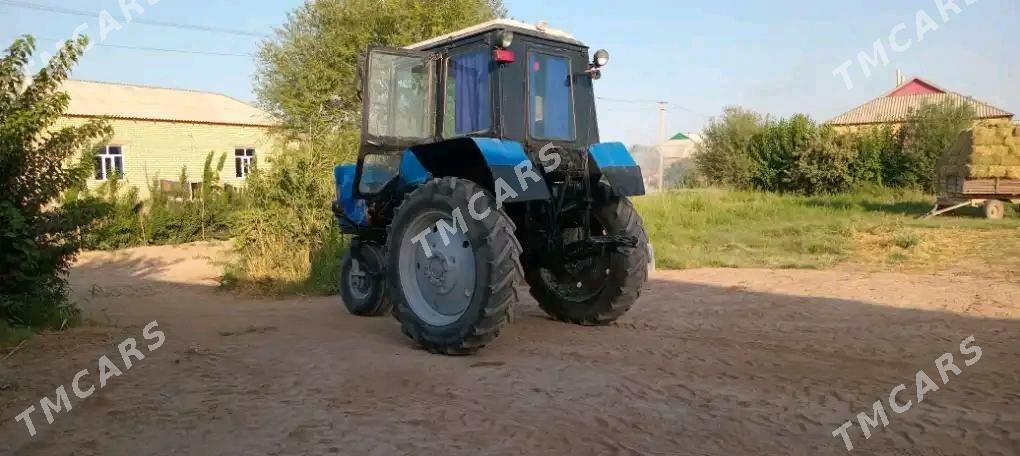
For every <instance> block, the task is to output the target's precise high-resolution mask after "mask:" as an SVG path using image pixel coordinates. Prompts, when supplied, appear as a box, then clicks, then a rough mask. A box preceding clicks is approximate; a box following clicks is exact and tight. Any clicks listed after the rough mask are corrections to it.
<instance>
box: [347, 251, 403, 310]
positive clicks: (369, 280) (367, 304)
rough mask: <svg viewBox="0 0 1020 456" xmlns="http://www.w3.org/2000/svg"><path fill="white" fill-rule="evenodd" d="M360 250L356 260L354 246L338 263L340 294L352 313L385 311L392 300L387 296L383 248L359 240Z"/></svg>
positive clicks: (390, 305)
mask: <svg viewBox="0 0 1020 456" xmlns="http://www.w3.org/2000/svg"><path fill="white" fill-rule="evenodd" d="M359 252H360V255H359V256H360V258H357V261H356V259H355V258H354V252H353V249H352V250H351V251H348V252H347V255H345V256H344V261H343V264H342V265H341V266H340V297H341V298H342V299H343V302H344V306H345V307H347V311H348V312H350V313H351V314H352V315H357V316H359V317H379V316H383V315H386V314H388V313H390V310H391V309H392V308H393V304H392V302H391V301H390V299H389V298H388V297H387V290H386V283H385V282H386V281H385V275H384V274H383V255H382V249H380V248H379V246H377V245H374V244H362V245H361V247H360V248H359Z"/></svg>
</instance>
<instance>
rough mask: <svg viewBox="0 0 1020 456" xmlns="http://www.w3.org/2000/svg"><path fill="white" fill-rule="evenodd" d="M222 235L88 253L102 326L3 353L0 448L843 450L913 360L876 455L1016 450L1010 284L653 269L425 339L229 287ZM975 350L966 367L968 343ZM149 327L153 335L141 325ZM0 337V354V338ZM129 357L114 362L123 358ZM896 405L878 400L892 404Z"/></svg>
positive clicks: (873, 449) (89, 287) (1019, 318)
mask: <svg viewBox="0 0 1020 456" xmlns="http://www.w3.org/2000/svg"><path fill="white" fill-rule="evenodd" d="M217 252H218V248H217V247H216V246H211V245H194V246H189V247H187V248H146V249H138V250H132V251H125V252H119V253H112V254H110V253H103V254H89V255H86V256H85V257H83V258H82V259H81V261H80V262H79V264H78V265H77V267H76V268H75V270H74V274H73V277H72V281H73V285H74V289H75V293H76V296H77V297H78V298H79V299H80V300H82V301H83V302H84V307H85V309H86V310H87V312H88V315H90V316H91V317H92V318H93V319H95V320H98V321H99V322H101V323H103V324H100V325H94V326H92V327H85V328H81V329H76V330H73V331H71V332H69V333H66V334H63V335H60V336H59V337H58V336H56V335H44V336H40V337H36V338H33V339H32V340H31V341H30V342H29V343H28V344H26V346H25V347H24V348H23V349H22V350H20V351H18V352H17V353H15V354H14V355H13V356H11V357H10V358H9V359H7V360H6V361H2V362H0V406H2V409H0V454H16V455H26V456H28V455H50V454H58V455H70V454H74V455H147V454H159V455H170V454H195V455H220V454H224V455H262V454H269V455H304V454H350V455H369V454H377V455H399V454H408V455H425V454H441V455H478V454H506V455H511V454H528V455H532V454H548V455H564V454H579V455H588V454H620V455H638V454H651V455H726V456H730V455H744V454H748V455H759V454H761V455H766V454H767V455H829V454H832V455H840V454H846V449H845V448H844V446H843V443H842V441H841V439H839V438H834V437H833V436H832V431H833V430H834V429H836V428H837V427H838V426H840V425H841V424H843V423H844V422H846V421H847V420H850V419H851V418H853V417H855V416H856V414H857V413H858V412H862V411H870V409H871V404H872V403H874V402H875V401H877V400H885V399H886V398H887V397H888V395H889V392H890V390H891V389H892V388H893V387H895V386H896V385H899V384H901V383H902V384H906V385H907V389H906V390H905V391H904V392H903V393H901V395H900V401H901V402H905V401H906V400H910V399H913V398H914V395H915V392H916V389H915V386H914V381H915V374H916V372H917V371H918V370H925V371H926V372H927V374H928V375H929V376H931V377H932V378H933V379H935V382H936V383H937V384H938V386H939V390H938V391H935V392H931V393H928V394H927V395H926V396H925V400H924V402H922V403H919V404H918V403H915V404H914V405H913V408H911V409H910V410H909V411H907V412H905V413H903V414H896V413H894V412H892V411H889V412H888V414H889V420H890V423H889V426H888V427H886V428H884V429H880V430H877V431H875V432H874V435H873V436H872V437H871V439H870V440H865V439H864V436H863V435H862V433H861V430H860V429H859V428H856V427H855V428H854V429H851V430H850V431H849V435H850V437H851V438H852V439H853V443H854V444H855V447H856V449H855V450H854V451H853V453H852V454H867V455H871V454H874V455H976V454H990V455H1017V454H1020V331H1018V330H1020V284H1017V283H1007V282H1004V281H1002V280H1000V279H997V280H986V279H980V278H974V277H964V276H954V275H951V274H945V275H935V276H933V275H906V274H897V273H882V274H877V273H862V272H854V271H769V270H696V271H686V272H659V273H656V274H655V275H654V276H653V278H652V281H651V282H650V283H649V284H648V286H647V289H646V292H645V294H644V296H643V297H642V299H641V301H640V302H639V303H638V305H637V306H636V307H635V308H634V310H633V311H632V312H631V313H630V314H628V315H627V316H626V317H625V318H624V319H623V320H621V321H620V322H619V323H618V324H617V325H615V326H612V327H606V328H582V327H575V326H569V325H564V324H560V323H555V322H552V321H549V320H548V319H546V318H545V317H544V315H543V314H542V313H541V311H540V310H539V309H538V308H537V306H536V305H535V304H534V303H533V302H531V301H526V302H524V303H523V305H521V306H519V308H518V309H517V310H516V317H517V318H516V319H515V321H514V324H513V325H512V326H511V327H510V328H509V329H508V330H507V331H506V332H505V333H504V334H503V336H502V337H501V338H500V339H499V340H498V341H497V342H496V343H495V344H494V345H492V346H490V347H489V348H488V349H486V350H485V351H483V352H482V353H481V354H480V355H478V356H475V357H469V358H447V357H440V356H433V355H429V354H427V353H424V352H422V351H419V350H415V349H413V348H412V347H410V346H409V344H408V341H407V340H405V339H404V337H403V336H402V335H401V334H400V332H399V330H398V328H397V327H396V326H395V323H394V322H393V321H392V320H391V319H389V318H379V319H361V318H356V317H352V316H349V315H348V314H347V313H346V312H345V311H343V310H342V308H341V307H340V304H339V302H338V301H337V299H333V298H307V299H287V300H268V299H252V298H238V297H236V296H233V295H231V294H227V293H223V292H219V291H217V290H216V288H215V283H216V276H217V274H218V271H219V268H218V267H217V266H216V265H215V262H213V261H211V260H210V258H215V257H216V256H217ZM152 320H158V321H159V325H160V328H161V329H163V330H164V331H165V334H166V343H165V345H164V346H163V347H162V348H160V349H158V350H156V351H155V352H152V353H149V354H148V355H147V357H146V359H144V360H142V361H136V362H135V365H134V367H133V368H132V369H130V370H128V371H125V372H124V373H123V375H122V376H120V377H115V378H113V379H111V380H110V382H109V384H108V385H107V386H106V387H105V388H102V389H99V390H97V392H96V393H95V394H94V395H93V396H92V397H89V398H88V399H86V400H77V399H75V398H73V395H72V399H71V400H72V405H73V409H72V410H71V411H69V412H64V413H60V414H57V415H56V416H55V417H54V422H53V424H47V423H46V419H45V417H44V416H43V414H42V412H41V410H40V411H37V412H36V413H35V414H34V415H33V417H34V421H35V424H36V426H37V427H38V430H39V434H38V435H37V436H36V437H34V438H32V437H29V435H28V433H27V431H26V429H25V426H24V425H23V424H20V423H17V422H15V421H14V416H15V415H17V414H18V413H20V412H21V411H23V410H24V409H25V408H26V407H28V406H30V405H33V404H34V405H35V406H36V408H37V409H38V408H39V407H40V406H39V400H40V399H41V398H42V397H43V396H44V395H49V396H50V397H53V396H54V389H55V388H56V387H57V386H59V385H65V386H66V388H67V389H68V392H69V394H70V388H71V386H70V384H71V381H72V378H73V377H74V375H75V373H77V372H78V371H80V370H81V369H89V370H90V374H89V376H87V377H85V385H86V386H84V387H86V388H87V385H88V384H89V382H92V383H95V382H96V381H97V372H98V368H97V360H98V358H99V357H100V356H102V355H108V356H110V357H111V359H114V360H115V361H116V362H117V364H119V365H121V364H122V363H121V361H120V359H119V357H120V356H119V354H118V352H117V347H116V345H117V344H118V343H119V342H121V341H122V340H124V339H125V338H127V337H135V338H138V339H141V334H142V330H141V328H142V326H144V325H145V324H146V323H148V322H150V321H152ZM970 335H974V336H975V337H976V345H979V346H980V347H981V348H982V357H981V359H980V361H979V362H978V363H977V364H975V365H973V366H970V367H963V372H962V374H961V375H959V376H954V375H953V374H952V373H949V377H950V382H949V384H947V385H943V384H942V382H941V379H940V378H939V373H938V370H937V369H936V368H935V364H934V361H935V359H936V358H938V357H939V356H941V355H942V354H943V353H946V352H950V353H953V354H954V355H955V356H956V362H957V364H960V365H961V367H962V366H963V360H964V359H965V358H967V357H965V356H963V355H961V354H960V351H959V350H960V349H959V345H960V341H962V340H963V339H964V338H966V337H967V336H970ZM143 342H144V341H143ZM2 357H3V354H0V358H2ZM121 367H123V365H121ZM886 408H887V409H888V404H887V405H886Z"/></svg>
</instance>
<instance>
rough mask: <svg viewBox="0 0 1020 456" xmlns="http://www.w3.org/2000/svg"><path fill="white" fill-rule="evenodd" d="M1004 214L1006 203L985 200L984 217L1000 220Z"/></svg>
mask: <svg viewBox="0 0 1020 456" xmlns="http://www.w3.org/2000/svg"><path fill="white" fill-rule="evenodd" d="M1005 216H1006V205H1005V204H1002V201H999V200H988V201H985V218H987V219H988V220H1002V218H1003V217H1005Z"/></svg>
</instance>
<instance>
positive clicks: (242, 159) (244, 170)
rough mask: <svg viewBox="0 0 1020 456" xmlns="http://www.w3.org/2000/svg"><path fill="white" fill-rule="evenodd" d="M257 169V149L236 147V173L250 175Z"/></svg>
mask: <svg viewBox="0 0 1020 456" xmlns="http://www.w3.org/2000/svg"><path fill="white" fill-rule="evenodd" d="M254 169H255V149H247V148H244V149H242V148H237V149H234V175H235V176H237V177H240V178H244V177H248V175H249V174H251V172H252V171H253V170H254Z"/></svg>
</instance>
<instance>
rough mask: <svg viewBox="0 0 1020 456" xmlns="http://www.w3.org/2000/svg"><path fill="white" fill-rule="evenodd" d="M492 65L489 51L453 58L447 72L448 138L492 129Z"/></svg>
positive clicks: (445, 122)
mask: <svg viewBox="0 0 1020 456" xmlns="http://www.w3.org/2000/svg"><path fill="white" fill-rule="evenodd" d="M491 65H492V57H491V54H490V51H489V48H488V47H482V48H478V49H476V50H474V51H471V52H466V53H463V54H457V55H453V56H451V57H450V60H449V65H448V67H447V72H446V111H445V112H446V115H445V116H444V119H443V136H444V137H446V138H451V137H454V136H462V135H466V134H468V133H476V132H482V131H488V130H491V129H492V91H491V90H490V87H491V86H490V84H491V82H490V66H491Z"/></svg>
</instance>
